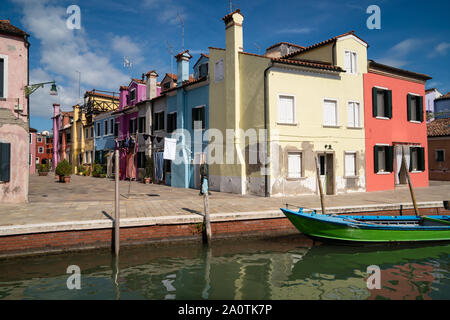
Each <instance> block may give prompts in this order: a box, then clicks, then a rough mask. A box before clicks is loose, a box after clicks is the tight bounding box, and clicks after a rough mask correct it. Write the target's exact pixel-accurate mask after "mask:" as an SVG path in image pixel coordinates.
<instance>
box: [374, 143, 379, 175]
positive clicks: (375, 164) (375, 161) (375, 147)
mask: <svg viewBox="0 0 450 320" xmlns="http://www.w3.org/2000/svg"><path fill="white" fill-rule="evenodd" d="M378 151H379V147H378V146H373V171H374V172H375V173H377V172H378V168H379V166H378Z"/></svg>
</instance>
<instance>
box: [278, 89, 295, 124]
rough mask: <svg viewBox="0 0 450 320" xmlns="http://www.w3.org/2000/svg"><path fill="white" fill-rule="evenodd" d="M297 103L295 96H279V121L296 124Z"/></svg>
mask: <svg viewBox="0 0 450 320" xmlns="http://www.w3.org/2000/svg"><path fill="white" fill-rule="evenodd" d="M294 122H295V103H294V97H293V96H285V95H280V96H279V97H278V123H286V124H294Z"/></svg>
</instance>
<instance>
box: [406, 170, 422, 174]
mask: <svg viewBox="0 0 450 320" xmlns="http://www.w3.org/2000/svg"><path fill="white" fill-rule="evenodd" d="M409 173H423V171H420V170H413V171H410V172H409Z"/></svg>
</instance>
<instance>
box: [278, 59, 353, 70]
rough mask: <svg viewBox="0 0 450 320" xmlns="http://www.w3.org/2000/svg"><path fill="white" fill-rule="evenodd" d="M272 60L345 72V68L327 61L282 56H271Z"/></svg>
mask: <svg viewBox="0 0 450 320" xmlns="http://www.w3.org/2000/svg"><path fill="white" fill-rule="evenodd" d="M271 60H272V61H274V62H280V63H285V64H293V65H299V66H303V67H309V68H315V69H322V70H328V71H336V72H345V70H344V69H342V68H341V67H339V66H334V65H332V64H330V63H326V62H322V61H313V60H297V59H296V60H293V59H282V58H271Z"/></svg>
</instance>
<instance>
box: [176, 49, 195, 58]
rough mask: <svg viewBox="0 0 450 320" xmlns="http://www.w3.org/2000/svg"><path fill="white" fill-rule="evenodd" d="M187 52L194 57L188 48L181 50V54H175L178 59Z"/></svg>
mask: <svg viewBox="0 0 450 320" xmlns="http://www.w3.org/2000/svg"><path fill="white" fill-rule="evenodd" d="M185 53H187V54H188V56H189V58H192V56H191V54H190V53H189V50H187V49H186V50H184V51H181V52H180V53H179V54H177V55H176V56H175V58H176V59H178V58H181V56H182V55H184V54H185Z"/></svg>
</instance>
